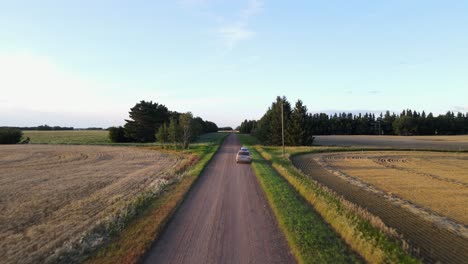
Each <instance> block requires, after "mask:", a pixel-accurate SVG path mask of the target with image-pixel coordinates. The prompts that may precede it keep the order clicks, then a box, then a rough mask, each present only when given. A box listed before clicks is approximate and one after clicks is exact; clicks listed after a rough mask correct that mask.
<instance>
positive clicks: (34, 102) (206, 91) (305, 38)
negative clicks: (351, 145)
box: [0, 0, 468, 128]
mask: <svg viewBox="0 0 468 264" xmlns="http://www.w3.org/2000/svg"><path fill="white" fill-rule="evenodd" d="M467 14H468V1H430V0H425V1H419V0H411V1H408V0H392V1H359V0H356V1H347V0H342V1H336V0H330V1H311V0H307V1H306V0H304V1H269V0H238V1H234V0H225V1H223V0H179V1H162V0H161V1H143V0H133V1H130V0H128V1H122V0H112V1H111V0H100V1H96V0H80V1H62V0H56V1H53V0H41V1H37V0H31V1H27V0H16V1H9V0H0V126H36V125H41V124H48V125H59V126H74V127H104V128H105V127H109V126H118V125H123V124H124V123H125V119H126V118H128V111H129V109H130V108H131V107H133V106H134V105H135V104H136V103H137V102H139V101H140V100H146V101H153V102H158V103H161V104H164V105H166V106H167V107H168V108H169V109H170V110H174V111H179V112H186V111H191V112H192V113H193V114H194V115H196V116H200V117H202V118H203V119H205V120H211V121H214V122H216V123H217V124H218V126H233V127H235V126H237V125H239V124H240V122H241V121H242V120H244V119H259V118H260V117H261V116H262V115H263V114H264V113H265V111H266V110H267V109H268V107H269V106H270V105H271V103H272V102H273V101H274V100H275V98H276V96H278V95H285V96H286V97H287V98H288V99H289V101H290V102H292V103H294V102H295V101H296V100H298V99H301V100H302V101H303V102H304V103H305V104H306V105H307V107H308V109H309V111H310V112H313V113H315V112H327V113H333V112H343V111H345V112H354V113H356V112H380V111H385V110H387V109H388V110H391V111H395V112H397V113H399V112H400V111H401V110H403V109H406V108H411V109H417V110H419V111H422V110H425V111H426V112H433V113H435V114H441V113H445V112H446V111H455V112H457V111H461V112H463V113H465V112H468V15H467Z"/></svg>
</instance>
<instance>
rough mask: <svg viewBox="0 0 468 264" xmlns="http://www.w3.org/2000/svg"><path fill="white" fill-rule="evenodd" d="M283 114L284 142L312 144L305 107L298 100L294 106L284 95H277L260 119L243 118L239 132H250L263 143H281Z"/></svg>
mask: <svg viewBox="0 0 468 264" xmlns="http://www.w3.org/2000/svg"><path fill="white" fill-rule="evenodd" d="M282 113H283V116H284V128H285V129H284V143H285V144H286V145H288V146H301V145H312V142H313V140H314V137H313V136H312V135H313V134H312V133H311V129H310V128H309V127H308V125H309V123H308V116H309V115H308V114H307V107H306V106H305V105H304V104H303V103H302V101H301V100H298V101H297V102H296V104H295V105H294V107H292V106H291V104H290V103H289V102H288V100H287V99H286V97H284V96H283V97H279V96H278V97H277V98H276V101H275V102H273V103H272V104H271V106H270V107H269V108H268V110H267V112H266V113H265V114H264V115H263V117H262V118H260V120H258V121H255V120H245V121H244V122H242V124H241V125H240V127H239V132H241V133H251V134H253V135H255V136H256V137H257V138H258V139H259V140H260V142H262V143H263V144H265V145H281V144H282V128H281V127H282V126H281V122H282V116H281V114H282Z"/></svg>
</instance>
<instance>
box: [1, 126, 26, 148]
mask: <svg viewBox="0 0 468 264" xmlns="http://www.w3.org/2000/svg"><path fill="white" fill-rule="evenodd" d="M22 137H23V132H22V131H21V130H19V129H18V128H10V127H2V128H0V144H17V143H19V142H20V141H21V138H22Z"/></svg>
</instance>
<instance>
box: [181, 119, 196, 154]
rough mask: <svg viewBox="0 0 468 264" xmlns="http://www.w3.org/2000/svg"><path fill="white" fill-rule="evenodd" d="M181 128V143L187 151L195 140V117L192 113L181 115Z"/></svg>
mask: <svg viewBox="0 0 468 264" xmlns="http://www.w3.org/2000/svg"><path fill="white" fill-rule="evenodd" d="M179 126H180V130H181V142H182V147H183V148H184V149H187V148H188V147H189V143H190V142H191V140H192V139H193V137H192V133H193V115H192V113H190V112H187V113H184V114H181V115H180V117H179Z"/></svg>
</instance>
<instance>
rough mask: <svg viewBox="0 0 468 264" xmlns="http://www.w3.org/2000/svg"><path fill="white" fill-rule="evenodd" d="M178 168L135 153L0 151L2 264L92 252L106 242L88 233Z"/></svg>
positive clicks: (176, 160) (152, 154)
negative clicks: (101, 242) (75, 252)
mask: <svg viewBox="0 0 468 264" xmlns="http://www.w3.org/2000/svg"><path fill="white" fill-rule="evenodd" d="M181 163H183V158H182V157H180V156H176V155H173V154H168V153H162V152H158V151H155V150H148V149H141V148H135V147H102V146H63V145H10V146H8V145H5V146H0V211H1V214H0V262H3V263H19V262H21V263H43V262H56V260H57V257H60V255H61V254H64V253H67V252H68V251H70V250H78V249H76V245H80V243H88V244H89V245H80V247H81V249H79V250H86V247H87V246H89V247H92V246H93V243H94V244H95V243H99V241H100V240H102V237H100V236H96V237H95V238H94V239H89V234H90V232H91V230H94V229H95V228H97V226H99V225H100V224H101V225H102V224H103V223H106V224H111V223H112V219H113V218H112V217H117V216H118V215H119V214H118V213H119V212H120V213H121V211H120V210H122V208H125V207H126V206H128V205H129V204H130V202H132V201H134V199H135V198H136V197H138V195H140V194H142V193H144V192H147V191H150V192H154V191H157V190H158V189H160V188H161V186H163V185H164V184H165V183H167V182H169V181H171V179H172V178H174V175H175V171H176V169H177V167H178V166H179V165H180V164H181ZM120 216H121V214H120ZM93 228H94V229H93ZM86 235H88V236H86ZM101 235H102V234H101ZM85 237H87V240H86V241H85V239H84V238H85ZM68 253H69V252H68Z"/></svg>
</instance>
